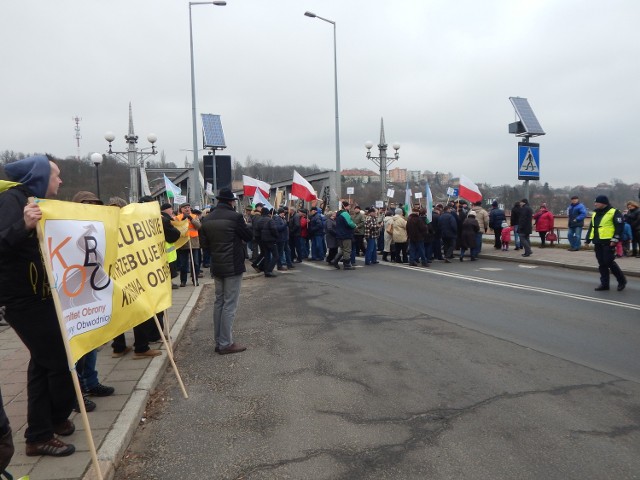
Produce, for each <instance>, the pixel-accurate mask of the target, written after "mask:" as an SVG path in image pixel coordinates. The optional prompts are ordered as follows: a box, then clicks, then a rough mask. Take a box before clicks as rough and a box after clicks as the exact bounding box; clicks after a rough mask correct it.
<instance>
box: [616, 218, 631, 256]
mask: <svg viewBox="0 0 640 480" xmlns="http://www.w3.org/2000/svg"><path fill="white" fill-rule="evenodd" d="M632 237H633V234H632V233H631V225H629V224H628V223H625V224H624V230H623V231H622V238H621V241H619V242H618V243H616V257H618V258H620V257H628V256H629V246H630V244H631V238H632Z"/></svg>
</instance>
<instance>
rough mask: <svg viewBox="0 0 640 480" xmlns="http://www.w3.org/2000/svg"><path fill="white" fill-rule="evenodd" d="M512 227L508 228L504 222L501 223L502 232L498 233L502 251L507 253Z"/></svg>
mask: <svg viewBox="0 0 640 480" xmlns="http://www.w3.org/2000/svg"><path fill="white" fill-rule="evenodd" d="M512 230H513V227H510V226H509V224H508V223H507V222H506V221H505V222H502V232H501V233H500V240H501V241H502V251H503V252H507V251H509V242H511V232H512Z"/></svg>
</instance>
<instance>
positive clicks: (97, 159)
mask: <svg viewBox="0 0 640 480" xmlns="http://www.w3.org/2000/svg"><path fill="white" fill-rule="evenodd" d="M91 162H92V163H93V164H94V165H95V166H96V188H97V195H98V198H100V164H101V163H102V154H101V153H97V152H96V153H92V154H91Z"/></svg>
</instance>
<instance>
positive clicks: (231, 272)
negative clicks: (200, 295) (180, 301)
mask: <svg viewBox="0 0 640 480" xmlns="http://www.w3.org/2000/svg"><path fill="white" fill-rule="evenodd" d="M216 199H217V200H218V206H217V207H216V208H215V209H214V210H212V211H211V213H209V214H208V215H207V216H206V217H204V219H203V221H202V227H201V229H202V240H203V242H205V244H206V245H207V246H208V247H209V252H210V253H211V274H212V275H213V278H214V280H215V289H216V300H215V302H214V304H213V329H214V339H215V343H216V348H215V351H216V352H218V353H219V354H220V355H225V354H229V353H238V352H244V351H245V350H246V347H243V346H241V345H238V344H237V343H235V342H234V341H233V321H234V320H235V317H236V310H237V308H238V299H239V298H240V287H241V286H242V274H243V273H244V272H245V271H246V269H245V266H244V248H243V246H242V242H243V241H244V242H248V241H250V240H251V239H252V233H251V230H250V229H249V227H248V226H247V224H246V223H245V221H244V218H242V214H240V213H238V212H236V211H235V210H234V209H233V203H234V202H235V201H236V197H235V195H234V194H233V192H232V191H231V190H229V189H226V188H224V189H221V190H220V192H219V194H218V195H217V196H216Z"/></svg>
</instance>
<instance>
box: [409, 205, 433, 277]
mask: <svg viewBox="0 0 640 480" xmlns="http://www.w3.org/2000/svg"><path fill="white" fill-rule="evenodd" d="M424 220H425V219H424V217H421V216H420V207H414V208H413V209H412V210H411V213H410V214H409V219H408V220H407V224H406V232H407V240H408V241H409V265H410V266H412V267H417V266H418V262H420V264H421V265H422V266H423V267H426V266H427V257H426V254H425V251H424V242H425V239H426V238H427V231H428V227H427V224H426V222H425V221H424Z"/></svg>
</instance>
